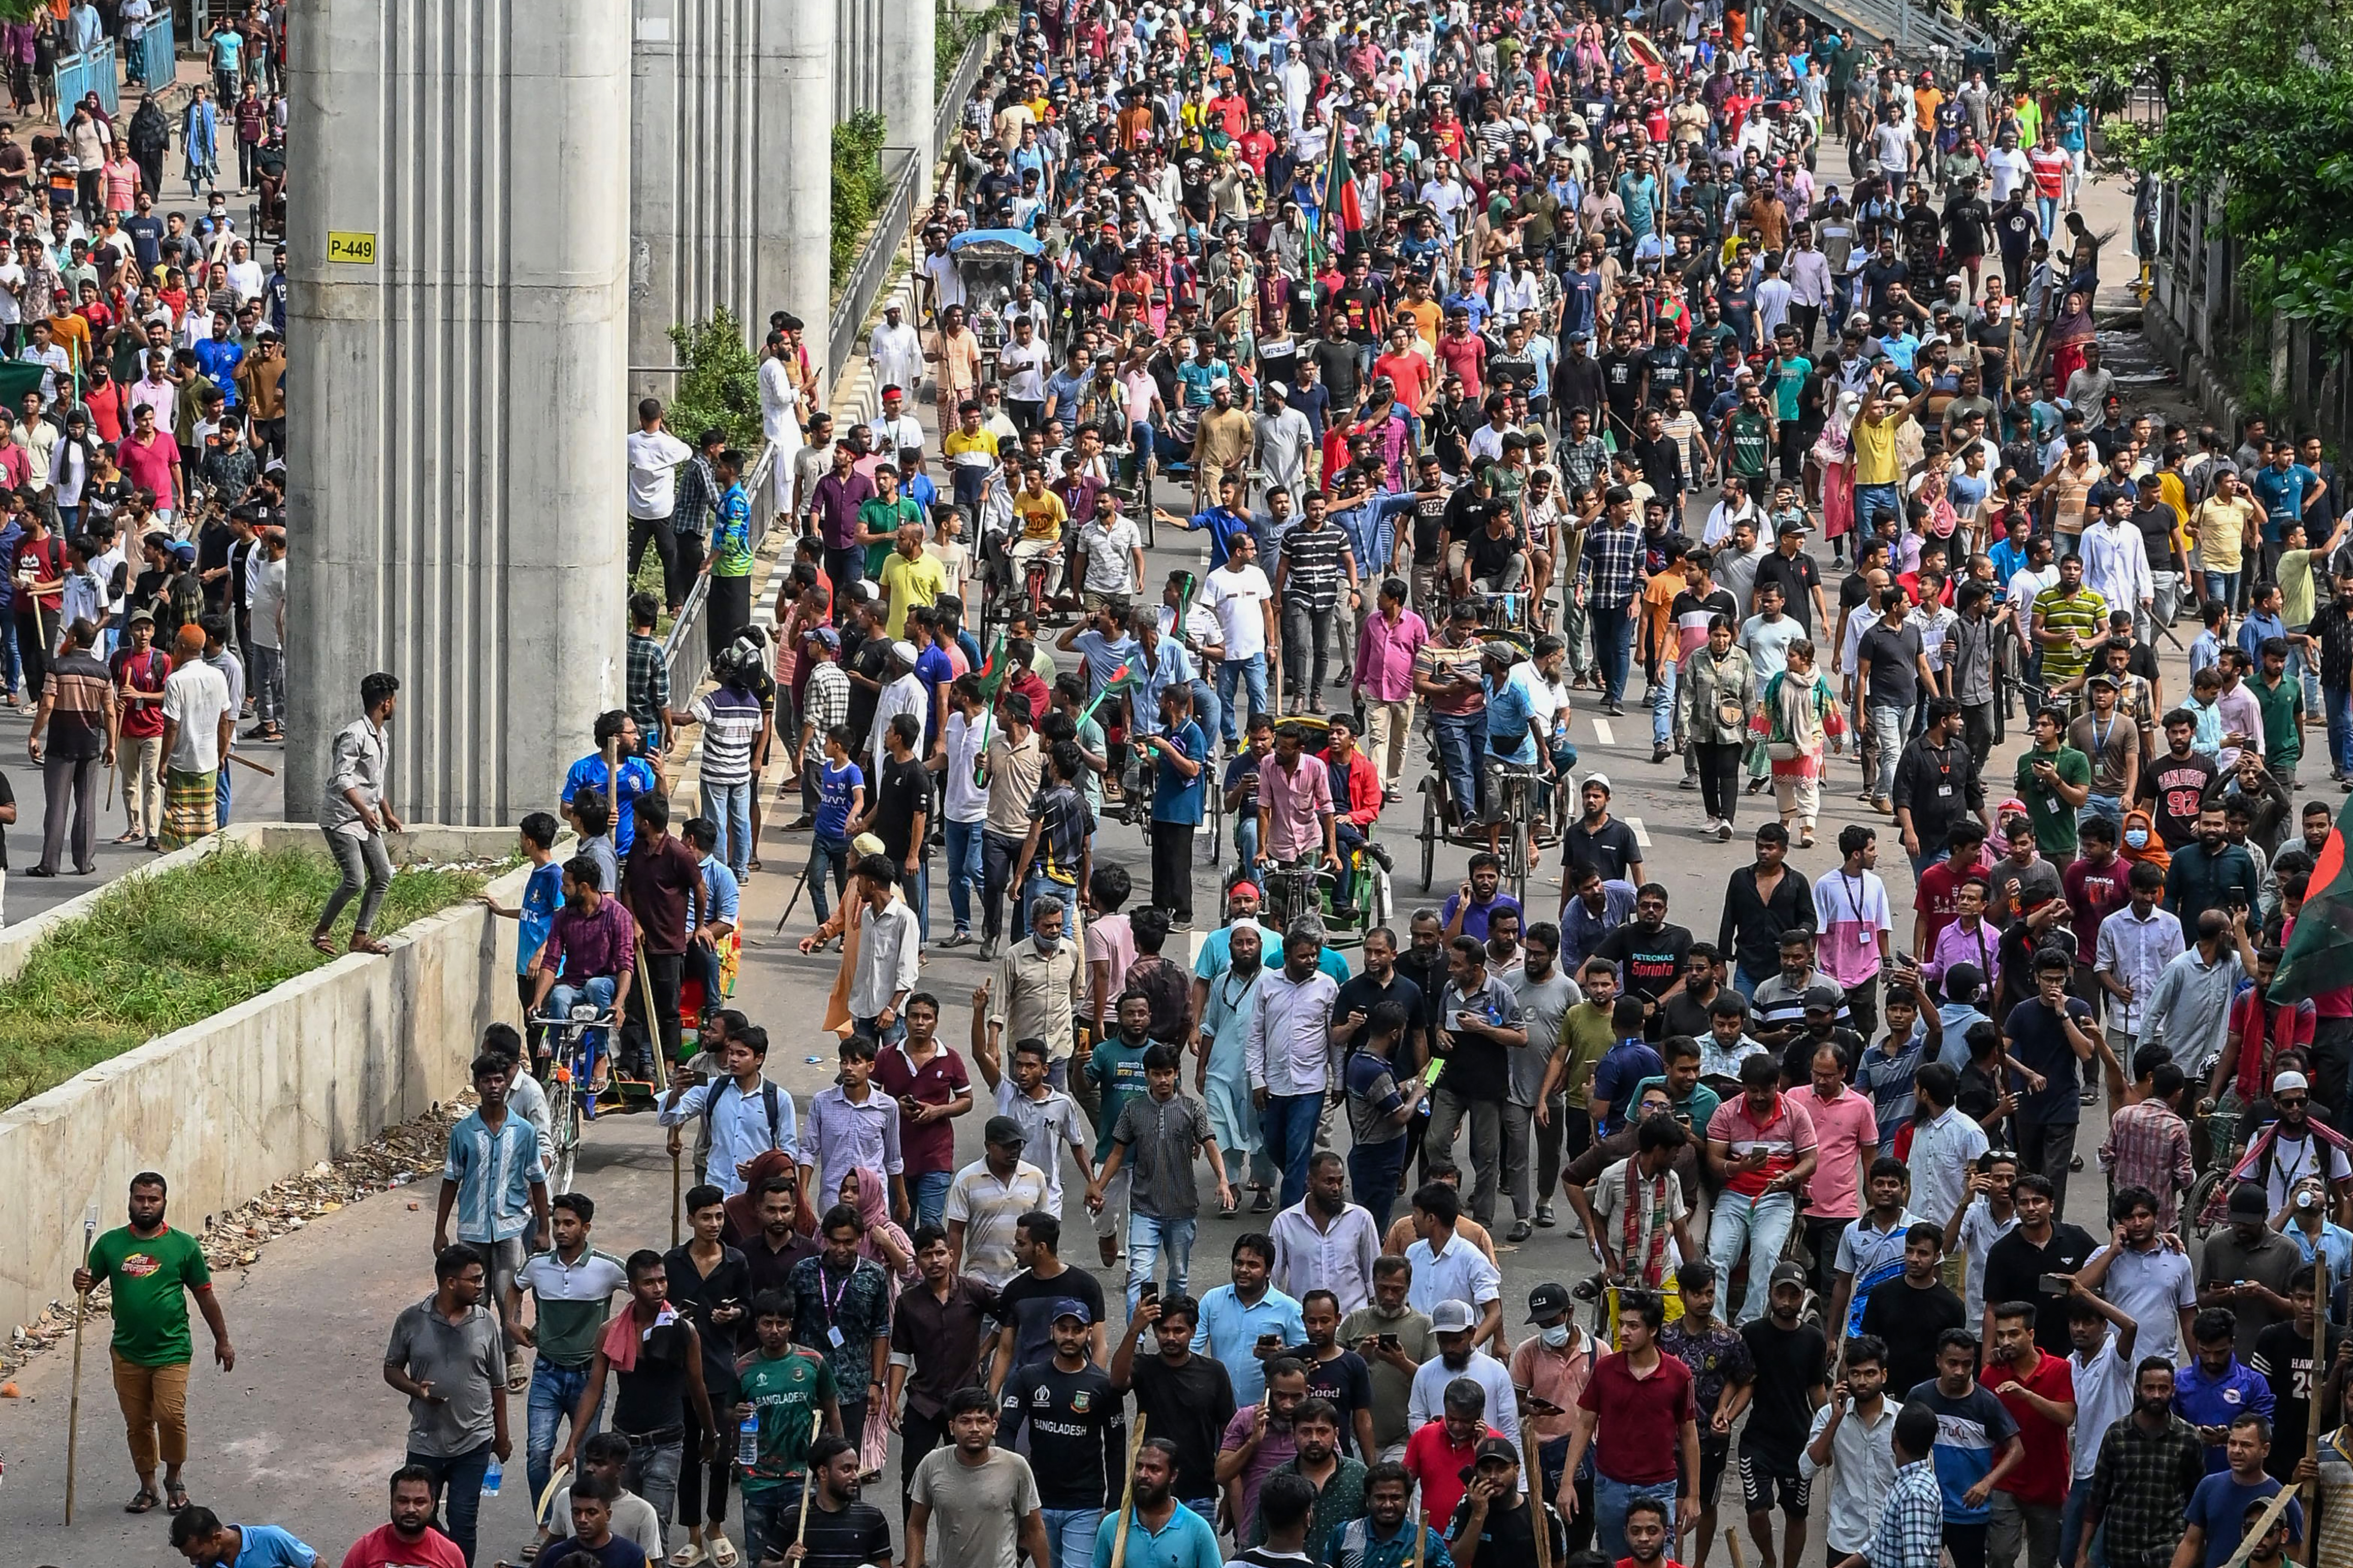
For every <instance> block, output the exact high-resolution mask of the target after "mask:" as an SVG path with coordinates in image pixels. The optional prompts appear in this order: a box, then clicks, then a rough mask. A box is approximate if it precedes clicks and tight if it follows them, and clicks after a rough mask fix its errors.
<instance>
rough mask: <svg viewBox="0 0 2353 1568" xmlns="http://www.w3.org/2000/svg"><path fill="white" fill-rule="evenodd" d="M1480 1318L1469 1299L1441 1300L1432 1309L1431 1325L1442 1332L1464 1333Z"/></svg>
mask: <svg viewBox="0 0 2353 1568" xmlns="http://www.w3.org/2000/svg"><path fill="white" fill-rule="evenodd" d="M1477 1321H1479V1320H1478V1319H1477V1317H1476V1316H1474V1315H1473V1314H1472V1310H1471V1303H1470V1302H1468V1301H1451V1300H1450V1301H1440V1302H1439V1303H1438V1304H1437V1305H1436V1306H1434V1307H1432V1308H1431V1309H1430V1328H1431V1329H1432V1330H1434V1331H1437V1332H1439V1333H1441V1334H1463V1333H1469V1332H1470V1331H1471V1326H1472V1324H1473V1323H1475V1322H1477Z"/></svg>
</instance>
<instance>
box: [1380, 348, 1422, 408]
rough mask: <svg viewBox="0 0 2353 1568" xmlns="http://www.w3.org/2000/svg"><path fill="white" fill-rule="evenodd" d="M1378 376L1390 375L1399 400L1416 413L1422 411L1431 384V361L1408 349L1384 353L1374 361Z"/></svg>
mask: <svg viewBox="0 0 2353 1568" xmlns="http://www.w3.org/2000/svg"><path fill="white" fill-rule="evenodd" d="M1373 374H1375V375H1376V376H1383V375H1385V376H1388V378H1389V380H1390V382H1391V383H1392V384H1394V385H1395V387H1396V389H1397V400H1398V402H1399V403H1402V404H1404V405H1406V406H1407V407H1408V408H1410V409H1412V410H1413V411H1414V412H1415V413H1417V414H1419V413H1420V412H1421V402H1422V397H1423V395H1424V393H1425V392H1426V390H1427V389H1428V387H1429V385H1430V362H1429V361H1428V360H1426V359H1424V358H1422V357H1421V356H1420V355H1419V354H1418V353H1414V352H1413V351H1412V350H1411V349H1408V350H1406V351H1405V353H1401V354H1383V355H1382V356H1381V357H1380V358H1378V359H1377V360H1375V361H1374V362H1373Z"/></svg>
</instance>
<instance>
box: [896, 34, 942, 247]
mask: <svg viewBox="0 0 2353 1568" xmlns="http://www.w3.org/2000/svg"><path fill="white" fill-rule="evenodd" d="M888 6H889V9H888V11H887V13H886V15H885V17H884V26H883V38H884V44H883V48H882V111H883V113H884V114H886V115H888V116H889V117H890V121H891V134H890V136H889V137H888V138H887V139H886V140H885V142H884V145H886V146H891V147H909V148H913V150H914V153H915V203H916V205H918V206H920V205H923V203H925V202H928V201H930V200H931V199H932V165H933V164H934V163H937V162H938V161H939V156H940V149H939V146H938V144H937V143H936V142H934V140H933V137H932V121H933V116H934V114H936V113H937V112H938V110H939V89H938V87H937V84H936V83H935V82H934V76H935V75H936V74H937V70H938V65H937V62H936V60H934V58H933V57H934V54H935V53H936V50H937V38H938V36H939V17H938V15H937V13H935V12H934V10H933V8H932V0H888Z"/></svg>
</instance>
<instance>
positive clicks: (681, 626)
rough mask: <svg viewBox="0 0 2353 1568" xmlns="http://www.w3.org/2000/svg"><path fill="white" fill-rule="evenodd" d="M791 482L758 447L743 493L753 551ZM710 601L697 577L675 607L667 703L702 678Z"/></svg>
mask: <svg viewBox="0 0 2353 1568" xmlns="http://www.w3.org/2000/svg"><path fill="white" fill-rule="evenodd" d="M791 483H792V465H791V464H790V463H789V462H786V461H783V460H780V459H779V458H778V456H777V452H776V447H775V445H774V444H773V443H772V444H770V445H768V446H765V447H761V448H760V455H759V456H758V457H757V458H754V459H753V462H752V471H751V472H750V473H749V474H747V475H745V476H744V493H745V494H747V495H749V496H750V497H751V498H752V548H753V549H754V551H756V550H758V549H759V548H760V543H761V542H762V541H763V540H765V539H766V538H767V536H768V530H769V528H770V527H771V526H772V525H773V524H774V523H775V522H776V515H777V513H779V512H782V511H786V510H789V509H790V503H791V501H792V496H791V495H790V493H789V492H780V491H779V490H778V489H777V487H778V486H779V485H790V484H791ZM710 600H711V579H710V578H708V577H702V576H698V577H696V578H695V580H694V585H693V586H692V587H691V588H689V589H688V590H687V591H686V600H685V602H684V603H683V604H681V605H679V607H678V616H677V618H676V619H674V620H673V621H671V622H670V636H669V637H668V638H667V639H665V640H664V641H663V643H662V662H663V663H664V664H666V665H668V666H669V667H670V701H671V703H672V704H673V705H676V704H678V703H679V702H680V701H681V699H682V698H684V697H685V696H687V695H688V694H690V693H691V692H692V691H693V690H694V689H695V687H696V686H697V685H698V684H699V683H700V682H701V681H702V672H703V670H704V668H706V667H708V665H709V664H710V662H711V649H710V648H709V647H708V646H707V645H706V640H705V636H704V632H703V627H702V613H703V610H704V609H705V607H706V606H707V605H709V603H710Z"/></svg>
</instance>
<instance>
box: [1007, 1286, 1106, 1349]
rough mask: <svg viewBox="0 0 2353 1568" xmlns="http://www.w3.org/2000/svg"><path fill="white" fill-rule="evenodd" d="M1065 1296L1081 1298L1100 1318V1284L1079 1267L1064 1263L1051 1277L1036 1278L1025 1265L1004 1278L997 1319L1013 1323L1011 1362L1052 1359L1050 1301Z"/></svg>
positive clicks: (1101, 1302) (1097, 1319)
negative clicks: (1020, 1269)
mask: <svg viewBox="0 0 2353 1568" xmlns="http://www.w3.org/2000/svg"><path fill="white" fill-rule="evenodd" d="M1065 1298H1069V1299H1071V1300H1078V1301H1082V1302H1084V1303H1085V1304H1086V1309H1087V1311H1088V1312H1089V1313H1090V1314H1091V1315H1092V1319H1093V1321H1096V1322H1098V1323H1100V1322H1102V1321H1103V1285H1102V1284H1101V1282H1100V1281H1098V1280H1097V1279H1095V1277H1094V1276H1093V1275H1092V1274H1091V1273H1089V1272H1087V1270H1085V1269H1083V1268H1071V1266H1069V1265H1068V1264H1065V1265H1063V1268H1062V1271H1061V1272H1060V1274H1057V1275H1055V1276H1054V1277H1053V1278H1052V1279H1039V1278H1038V1277H1037V1276H1036V1275H1035V1274H1032V1273H1031V1272H1029V1270H1028V1269H1027V1268H1025V1269H1023V1270H1022V1271H1021V1272H1020V1273H1018V1274H1016V1275H1015V1276H1014V1277H1013V1278H1012V1279H1008V1280H1007V1281H1006V1285H1005V1289H1003V1290H1001V1291H999V1292H998V1293H997V1321H998V1322H1000V1323H1011V1324H1012V1325H1013V1364H1014V1365H1015V1366H1017V1367H1023V1366H1028V1365H1029V1363H1031V1362H1038V1361H1048V1360H1050V1359H1052V1357H1053V1354H1054V1334H1053V1328H1054V1303H1055V1302H1057V1301H1060V1300H1064V1299H1065Z"/></svg>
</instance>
